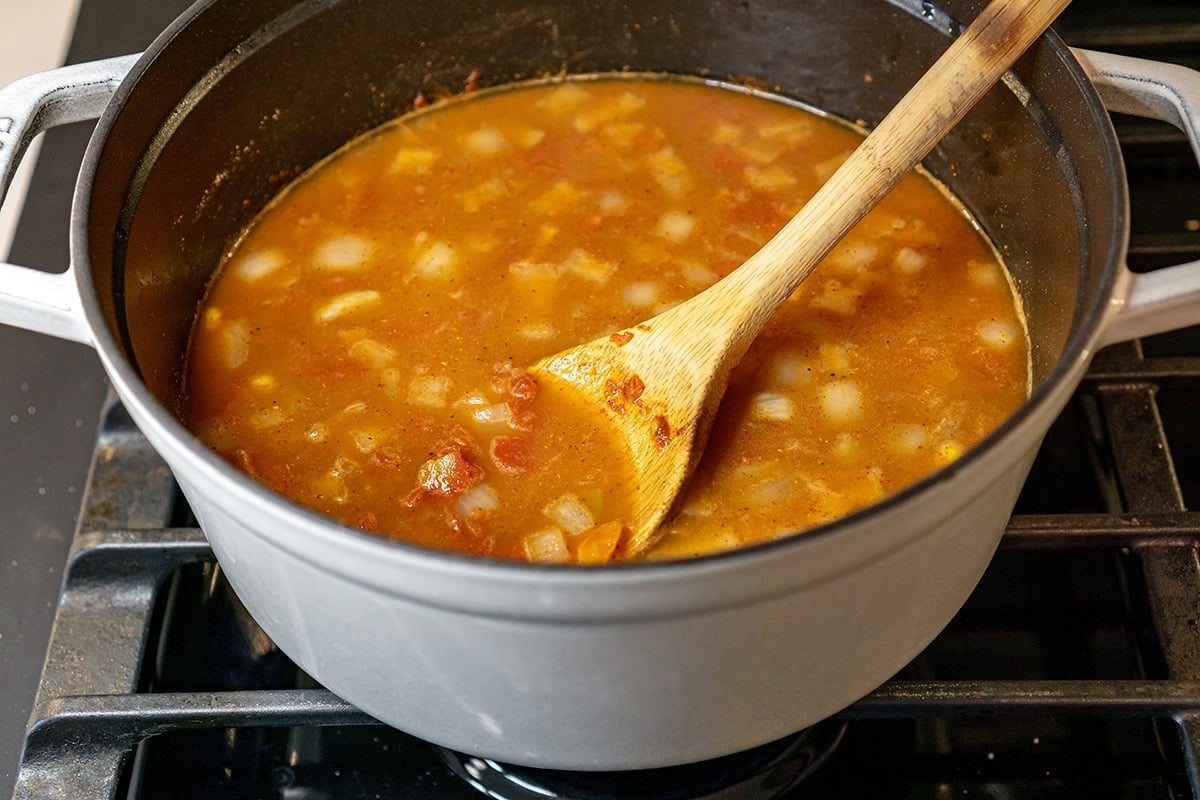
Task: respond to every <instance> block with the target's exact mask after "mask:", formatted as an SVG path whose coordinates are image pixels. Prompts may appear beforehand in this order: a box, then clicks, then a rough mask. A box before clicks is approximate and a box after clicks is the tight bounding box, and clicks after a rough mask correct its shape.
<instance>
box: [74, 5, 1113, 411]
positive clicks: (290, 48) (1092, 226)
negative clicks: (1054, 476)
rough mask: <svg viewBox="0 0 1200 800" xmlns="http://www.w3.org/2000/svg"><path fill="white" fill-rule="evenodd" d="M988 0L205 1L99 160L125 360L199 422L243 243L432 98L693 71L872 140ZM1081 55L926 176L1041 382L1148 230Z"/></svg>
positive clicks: (1014, 91) (1058, 59)
mask: <svg viewBox="0 0 1200 800" xmlns="http://www.w3.org/2000/svg"><path fill="white" fill-rule="evenodd" d="M980 5H981V4H979V3H975V2H949V3H947V4H946V5H945V7H944V10H943V8H942V7H940V6H939V8H938V9H934V8H932V7H931V6H930V4H928V3H922V2H919V1H918V2H906V1H905V0H895V2H887V1H886V0H808V2H795V0H755V2H749V3H747V2H740V1H737V2H735V1H734V0H645V1H644V2H639V3H636V4H626V3H623V2H614V1H612V0H586V1H584V0H560V1H558V2H529V3H524V4H522V3H513V2H501V1H500V0H495V1H494V2H478V1H477V2H457V3H443V4H426V3H395V2H390V0H345V1H344V2H328V1H327V0H326V1H324V2H318V1H317V0H308V1H307V2H281V1H280V0H272V1H271V2H258V3H253V4H244V3H238V2H233V1H232V0H229V1H225V2H222V1H221V0H216V1H214V2H210V3H206V4H200V5H198V6H196V7H194V8H193V10H192V12H191V15H192V16H191V18H190V21H188V22H187V23H186V24H177V26H176V27H175V28H174V29H173V30H172V31H170V32H168V34H166V35H164V36H163V37H162V39H160V41H159V43H157V44H156V45H155V46H154V47H153V48H152V51H151V52H154V53H155V54H156V55H155V60H154V63H153V64H152V65H151V67H150V68H149V69H148V70H147V71H146V72H145V74H144V75H143V76H142V77H141V78H140V79H139V80H138V81H137V82H136V84H133V85H132V87H131V89H130V90H129V91H128V92H127V94H126V95H124V96H123V97H121V101H122V103H123V105H122V106H121V108H120V111H119V114H118V115H117V116H116V117H115V119H114V120H113V123H112V128H111V131H110V132H109V135H108V136H107V139H106V140H105V142H104V145H103V150H102V151H101V152H100V153H99V154H98V158H97V161H96V164H97V166H96V173H95V178H94V183H93V189H92V201H91V210H90V214H89V218H88V220H87V235H88V248H87V253H88V257H89V259H90V262H91V265H90V266H91V273H92V280H93V281H94V283H95V286H96V290H97V296H98V298H99V300H100V303H101V305H102V308H103V311H104V313H105V316H106V319H107V320H108V324H109V326H110V330H111V333H112V335H113V338H114V339H115V340H116V341H117V342H119V343H120V346H121V347H122V348H123V349H124V352H125V355H126V357H127V358H129V359H130V361H132V362H133V363H134V365H135V366H136V368H137V369H138V370H140V372H141V374H142V376H143V378H144V380H145V381H146V384H147V386H148V387H149V389H150V391H151V392H152V393H153V394H154V395H155V396H156V397H157V398H158V399H159V400H160V401H162V402H163V403H164V405H166V406H167V407H168V408H170V409H172V410H177V401H176V398H178V396H179V393H180V379H181V375H182V370H181V367H182V363H183V355H184V350H185V347H186V343H187V338H188V332H189V326H190V324H191V319H192V315H193V314H194V311H195V309H196V306H197V303H198V301H199V300H200V298H201V296H202V294H203V292H204V291H205V288H206V285H207V283H208V281H209V278H210V276H211V274H212V272H213V269H214V268H215V266H216V265H217V264H218V262H219V261H220V258H221V256H222V254H223V253H224V252H225V251H226V250H227V249H228V247H229V246H230V244H231V243H232V242H233V241H234V240H235V238H236V236H237V234H238V232H239V230H240V229H242V228H243V227H244V226H245V225H246V224H247V223H248V222H249V221H250V220H251V219H252V217H253V216H254V215H255V213H256V212H257V211H258V210H259V209H261V208H262V207H263V205H264V204H266V203H267V202H268V201H269V200H270V198H271V197H272V196H273V195H274V194H276V193H277V192H278V191H279V190H280V189H281V188H282V187H283V186H284V185H285V184H286V183H287V182H288V181H290V180H292V179H293V178H295V177H296V176H297V175H299V174H300V173H301V172H303V171H304V170H305V169H306V168H307V167H309V166H311V165H312V164H313V163H315V162H316V161H318V160H320V159H321V158H323V157H324V156H326V155H328V154H329V153H330V152H332V151H333V150H335V149H337V148H338V147H339V146H340V145H341V144H343V143H344V142H345V141H347V140H348V139H350V138H352V137H354V136H356V135H358V134H361V133H363V132H365V131H367V130H369V129H371V128H372V127H375V126H376V125H378V124H380V123H382V122H384V121H386V120H387V119H390V118H392V117H394V116H396V115H397V114H400V113H403V112H405V111H407V110H410V109H411V108H412V107H413V103H414V100H415V98H416V97H417V95H418V93H420V94H423V95H424V96H425V97H427V98H436V97H439V96H443V95H450V94H454V93H457V92H459V91H462V90H463V87H464V86H465V85H466V84H467V82H468V79H469V76H471V75H472V73H476V74H477V76H478V84H479V85H480V86H489V85H494V84H500V83H505V82H509V81H514V80H525V79H531V78H538V77H542V76H546V75H555V74H560V73H564V72H566V73H578V72H592V71H613V70H627V69H628V70H636V71H655V72H672V73H686V74H693V75H705V76H709V77H711V78H714V79H722V80H729V81H733V82H736V83H749V84H751V85H756V86H760V87H763V88H768V89H771V90H774V91H778V92H779V93H781V94H784V95H787V96H790V97H793V98H796V99H799V100H801V101H804V102H806V103H809V104H811V105H813V106H816V107H818V108H822V109H825V110H827V111H829V112H831V113H833V114H835V115H838V116H841V117H844V118H847V119H850V120H861V121H863V122H865V123H866V124H868V125H870V124H874V123H876V122H878V120H879V119H881V118H882V117H883V115H884V114H885V113H886V112H887V110H888V109H889V108H890V107H891V105H892V104H893V103H894V102H895V100H896V99H897V98H898V97H899V96H900V95H901V94H903V92H904V91H906V90H907V88H908V87H909V86H910V85H911V84H912V83H913V82H914V81H915V80H916V79H917V78H918V77H919V75H920V74H921V72H922V71H923V70H924V69H925V68H926V67H927V66H928V64H930V63H931V62H932V61H933V60H934V58H935V57H936V55H937V54H938V53H940V52H941V50H943V49H944V48H945V46H946V45H947V42H948V40H949V37H950V35H951V33H952V32H953V31H954V30H955V22H954V20H955V19H971V18H973V17H974V15H975V13H976V12H977V10H978V7H979V6H980ZM1064 58H1065V50H1063V49H1061V48H1055V47H1051V46H1047V45H1039V46H1038V47H1037V48H1035V50H1034V51H1032V52H1031V53H1030V54H1027V55H1026V57H1025V58H1024V59H1023V60H1022V61H1021V62H1020V64H1019V65H1018V67H1017V69H1016V71H1015V75H1014V77H1013V79H1012V80H1009V81H1008V82H1007V85H1006V86H1005V87H1001V88H998V89H996V90H994V91H993V92H991V93H990V94H989V96H988V97H987V98H985V100H984V102H983V103H981V105H980V106H979V107H978V108H977V109H976V110H975V111H973V112H972V113H971V114H970V116H969V117H968V118H967V120H966V121H964V122H963V123H962V124H961V125H960V126H959V127H958V128H957V129H956V130H955V132H954V133H952V134H951V136H950V137H949V138H948V139H947V140H946V141H945V142H944V143H943V144H942V146H941V147H940V148H939V149H938V150H937V151H936V152H935V153H934V154H933V155H932V156H931V157H930V158H929V159H928V160H927V162H926V163H927V166H928V167H929V168H930V170H931V171H932V172H933V173H934V174H935V175H937V176H938V177H939V178H941V179H942V180H943V181H944V182H945V183H947V184H948V185H949V186H950V187H951V188H952V189H953V191H954V192H955V193H956V194H957V195H958V196H959V197H960V199H961V200H962V201H963V202H964V203H965V205H966V206H967V208H968V209H970V210H971V212H972V213H973V214H974V215H975V217H976V218H977V219H978V220H979V221H980V223H981V224H982V226H983V227H984V229H985V230H986V231H987V233H988V234H989V235H990V236H991V237H992V239H993V241H994V242H995V243H996V245H997V246H998V248H999V249H1000V250H1001V252H1002V254H1003V255H1004V257H1005V259H1006V261H1007V263H1008V265H1009V267H1010V269H1011V271H1012V273H1013V275H1014V277H1015V279H1016V281H1017V283H1018V285H1019V290H1020V292H1021V295H1022V298H1023V301H1024V304H1025V310H1026V313H1027V316H1028V319H1029V324H1030V330H1031V335H1032V340H1033V345H1034V347H1033V351H1034V375H1035V383H1040V382H1042V381H1044V380H1045V379H1046V378H1047V376H1049V375H1050V374H1051V373H1052V370H1053V368H1054V366H1055V364H1056V363H1057V362H1058V361H1059V359H1060V357H1061V356H1062V355H1063V353H1064V349H1065V348H1068V347H1078V346H1081V344H1082V342H1083V341H1084V339H1085V335H1084V334H1086V331H1087V330H1088V329H1089V328H1090V327H1092V326H1094V325H1095V324H1096V320H1095V319H1094V316H1095V314H1096V311H1095V308H1094V306H1095V300H1094V298H1097V297H1099V296H1101V295H1102V293H1104V292H1106V291H1107V287H1106V284H1107V283H1108V282H1109V281H1111V278H1112V264H1111V262H1113V261H1114V260H1115V259H1118V258H1119V257H1120V253H1119V252H1116V251H1117V250H1118V249H1119V245H1120V242H1121V241H1122V240H1121V234H1120V231H1121V229H1122V226H1123V225H1124V224H1125V223H1124V216H1123V215H1124V210H1123V202H1122V189H1121V188H1120V187H1122V186H1123V180H1122V176H1121V173H1120V166H1119V159H1118V158H1117V150H1116V145H1115V142H1114V140H1113V139H1112V138H1111V136H1110V135H1108V134H1107V133H1106V132H1107V130H1108V129H1107V127H1106V125H1107V122H1106V116H1105V112H1104V111H1103V109H1102V108H1100V107H1099V105H1098V103H1096V102H1095V101H1094V100H1092V99H1091V95H1090V94H1088V93H1087V92H1085V91H1082V90H1081V86H1080V85H1079V82H1078V80H1077V79H1076V78H1075V77H1074V74H1073V73H1072V72H1070V71H1069V70H1068V69H1066V68H1065V66H1064ZM1114 243H1115V245H1116V246H1114ZM1084 298H1093V300H1090V301H1085V300H1084ZM1074 342H1078V343H1080V344H1072V343H1074Z"/></svg>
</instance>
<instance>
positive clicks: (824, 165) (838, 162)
mask: <svg viewBox="0 0 1200 800" xmlns="http://www.w3.org/2000/svg"><path fill="white" fill-rule="evenodd" d="M849 156H850V153H849V152H846V153H839V154H838V155H836V156H833V157H831V158H827V159H825V160H824V161H819V162H817V163H816V164H813V174H814V175H816V177H817V180H819V181H820V182H821V183H824V182H825V181H827V180H829V179H830V177H832V176H833V173H835V172H837V171H838V168H839V167H841V166H842V164H843V163H845V161H846V159H847V158H848V157H849Z"/></svg>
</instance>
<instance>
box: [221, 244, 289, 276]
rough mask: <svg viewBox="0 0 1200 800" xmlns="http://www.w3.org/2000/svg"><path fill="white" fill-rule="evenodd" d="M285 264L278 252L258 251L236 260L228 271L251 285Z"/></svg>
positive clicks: (281, 254)
mask: <svg viewBox="0 0 1200 800" xmlns="http://www.w3.org/2000/svg"><path fill="white" fill-rule="evenodd" d="M285 262H286V259H285V258H284V255H283V252H282V251H280V250H276V249H274V248H272V249H270V250H259V251H258V252H256V253H250V254H248V255H245V256H242V257H241V258H238V259H237V260H236V261H234V262H233V264H232V266H231V267H230V271H231V272H232V273H233V274H234V275H237V276H238V277H239V278H241V279H242V280H244V281H247V282H249V283H253V282H254V281H258V280H262V279H263V278H265V277H267V276H268V275H270V274H271V273H273V272H275V271H276V270H277V269H279V268H280V267H282V266H283V265H284V263H285Z"/></svg>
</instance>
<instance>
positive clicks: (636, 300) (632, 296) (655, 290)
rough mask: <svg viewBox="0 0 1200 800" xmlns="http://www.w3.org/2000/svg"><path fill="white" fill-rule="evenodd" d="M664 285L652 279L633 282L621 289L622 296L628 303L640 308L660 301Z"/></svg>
mask: <svg viewBox="0 0 1200 800" xmlns="http://www.w3.org/2000/svg"><path fill="white" fill-rule="evenodd" d="M661 289H662V287H661V286H659V285H658V284H657V283H654V282H652V281H640V282H638V283H631V284H629V285H628V286H626V287H625V288H623V289H622V290H621V297H623V298H624V299H625V302H626V303H629V305H631V306H637V307H639V308H646V307H647V306H652V305H654V304H655V303H657V302H658V297H659V293H660V291H661Z"/></svg>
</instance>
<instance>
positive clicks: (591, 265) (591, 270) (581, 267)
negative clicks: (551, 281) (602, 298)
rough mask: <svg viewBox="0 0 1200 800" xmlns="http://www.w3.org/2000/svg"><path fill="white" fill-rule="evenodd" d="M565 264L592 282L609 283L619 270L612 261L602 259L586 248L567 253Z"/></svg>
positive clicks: (573, 271) (571, 270)
mask: <svg viewBox="0 0 1200 800" xmlns="http://www.w3.org/2000/svg"><path fill="white" fill-rule="evenodd" d="M564 266H566V268H567V269H568V270H569V271H570V272H572V273H573V274H575V275H578V276H579V277H581V278H583V279H584V280H588V281H591V282H592V283H600V284H602V283H607V282H608V279H609V278H611V277H612V274H613V273H614V272H616V271H617V265H616V264H614V263H613V262H611V261H601V260H600V259H598V258H595V257H593V256H592V255H591V254H590V253H588V252H587V251H586V250H583V249H580V248H576V249H574V250H572V251H571V252H570V253H569V254H567V260H566V261H565V262H564Z"/></svg>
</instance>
